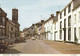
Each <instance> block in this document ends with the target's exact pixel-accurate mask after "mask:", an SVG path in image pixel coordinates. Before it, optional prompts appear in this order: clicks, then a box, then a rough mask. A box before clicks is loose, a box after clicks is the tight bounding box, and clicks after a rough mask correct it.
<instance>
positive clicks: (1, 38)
mask: <svg viewBox="0 0 80 56" xmlns="http://www.w3.org/2000/svg"><path fill="white" fill-rule="evenodd" d="M6 39H8V37H6V36H0V40H2V41H3V42H4V43H5V44H6V45H9V42H8V41H6Z"/></svg>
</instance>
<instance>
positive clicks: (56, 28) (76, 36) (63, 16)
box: [44, 0, 80, 43]
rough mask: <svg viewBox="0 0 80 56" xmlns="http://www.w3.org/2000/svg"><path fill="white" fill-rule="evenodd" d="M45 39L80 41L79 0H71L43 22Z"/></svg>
mask: <svg viewBox="0 0 80 56" xmlns="http://www.w3.org/2000/svg"><path fill="white" fill-rule="evenodd" d="M44 31H45V33H46V40H55V41H64V42H74V43H80V0H72V1H71V2H70V3H69V4H68V5H67V6H66V7H65V8H64V9H63V10H62V11H60V12H59V11H57V12H56V16H52V17H50V18H49V19H48V20H46V21H45V23H44Z"/></svg>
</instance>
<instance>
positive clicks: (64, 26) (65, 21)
mask: <svg viewBox="0 0 80 56" xmlns="http://www.w3.org/2000/svg"><path fill="white" fill-rule="evenodd" d="M64 28H66V19H64Z"/></svg>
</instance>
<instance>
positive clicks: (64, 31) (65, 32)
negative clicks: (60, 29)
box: [64, 29, 66, 41]
mask: <svg viewBox="0 0 80 56" xmlns="http://www.w3.org/2000/svg"><path fill="white" fill-rule="evenodd" d="M64 41H66V29H64Z"/></svg>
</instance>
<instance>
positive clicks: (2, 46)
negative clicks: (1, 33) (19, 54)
mask: <svg viewBox="0 0 80 56" xmlns="http://www.w3.org/2000/svg"><path fill="white" fill-rule="evenodd" d="M7 47H8V46H7V45H6V44H5V42H4V40H1V39H0V53H2V52H4V51H5V50H6V49H7Z"/></svg>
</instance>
